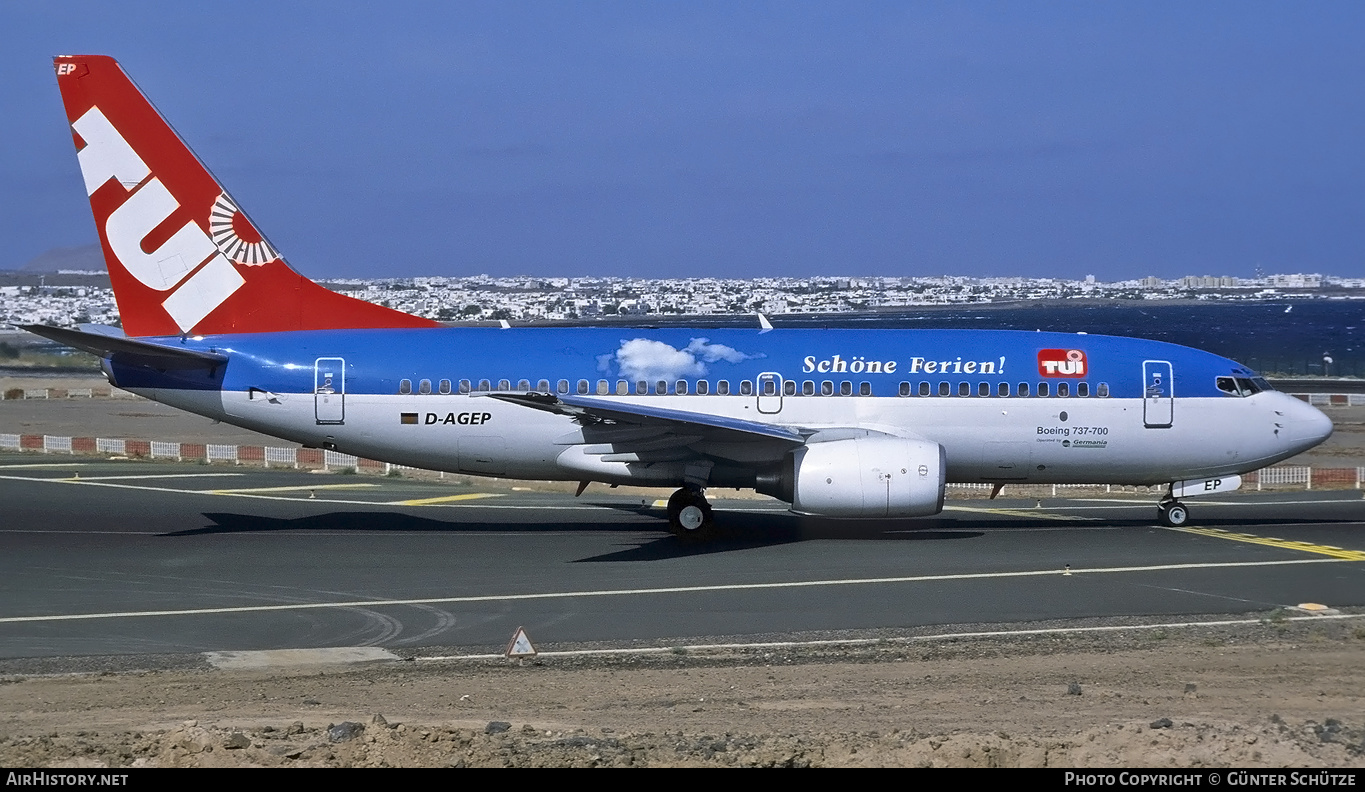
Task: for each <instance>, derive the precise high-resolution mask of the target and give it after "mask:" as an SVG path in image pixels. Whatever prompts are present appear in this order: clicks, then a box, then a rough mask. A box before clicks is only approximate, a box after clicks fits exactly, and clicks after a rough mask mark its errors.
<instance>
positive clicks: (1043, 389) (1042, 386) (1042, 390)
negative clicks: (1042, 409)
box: [1038, 382, 1048, 396]
mask: <svg viewBox="0 0 1365 792" xmlns="http://www.w3.org/2000/svg"><path fill="white" fill-rule="evenodd" d="M1038 395H1039V396H1047V395H1048V384H1047V383H1046V382H1040V383H1038Z"/></svg>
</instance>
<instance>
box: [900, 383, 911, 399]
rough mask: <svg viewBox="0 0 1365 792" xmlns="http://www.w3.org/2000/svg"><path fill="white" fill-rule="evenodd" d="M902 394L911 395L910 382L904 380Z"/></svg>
mask: <svg viewBox="0 0 1365 792" xmlns="http://www.w3.org/2000/svg"><path fill="white" fill-rule="evenodd" d="M900 395H902V396H909V395H910V383H908V382H902V383H901V389H900Z"/></svg>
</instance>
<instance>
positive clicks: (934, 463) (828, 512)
mask: <svg viewBox="0 0 1365 792" xmlns="http://www.w3.org/2000/svg"><path fill="white" fill-rule="evenodd" d="M947 467H948V465H947V458H946V455H945V453H944V451H943V446H941V445H939V444H938V443H930V442H927V441H924V440H906V439H903V438H899V437H857V438H850V439H846V440H833V441H830V442H826V443H812V444H810V445H806V446H802V447H801V448H798V449H796V451H794V452H793V453H792V456H791V457H790V458H789V460H788V463H787V464H786V465H784V466H783V467H782V468H781V469H780V470H777V471H773V472H771V473H768V474H766V475H761V476H759V481H758V489H759V491H760V492H762V493H764V494H766V495H772V496H774V497H778V498H782V499H783V500H786V501H790V502H791V504H792V510H793V511H798V512H803V513H805V514H818V515H824V516H829V517H925V516H928V515H931V514H938V513H939V512H941V511H943V485H944V483H945V478H946V475H947Z"/></svg>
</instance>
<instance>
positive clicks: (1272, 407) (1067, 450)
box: [109, 327, 1331, 486]
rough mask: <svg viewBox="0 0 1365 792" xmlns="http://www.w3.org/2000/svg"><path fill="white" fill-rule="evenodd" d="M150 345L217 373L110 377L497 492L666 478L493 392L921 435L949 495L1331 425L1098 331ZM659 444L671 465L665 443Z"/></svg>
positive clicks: (1269, 395) (1177, 471) (1159, 467)
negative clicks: (455, 475) (506, 482)
mask: <svg viewBox="0 0 1365 792" xmlns="http://www.w3.org/2000/svg"><path fill="white" fill-rule="evenodd" d="M161 341H162V343H167V344H174V345H181V346H186V347H190V348H194V349H199V350H210V351H215V352H218V353H221V354H225V355H226V356H227V357H228V362H227V363H226V365H225V366H222V367H220V368H219V369H217V370H214V371H211V372H203V371H190V372H179V373H177V372H174V371H171V372H157V371H153V370H149V369H147V368H146V367H120V366H119V365H118V363H117V358H115V359H114V361H113V362H112V363H111V364H109V365H110V373H111V375H112V377H113V379H114V381H115V382H116V383H117V384H118V385H120V386H121V387H125V388H127V389H129V390H132V391H134V392H137V393H141V394H142V395H145V396H148V397H149V398H152V399H155V400H157V401H161V402H164V403H167V404H170V405H173V406H176V407H180V408H183V409H186V410H189V411H192V412H196V413H199V414H201V415H205V416H208V417H212V418H215V419H218V420H222V421H225V422H228V423H232V424H236V425H239V426H243V427H246V428H249V429H253V430H256V431H260V432H263V433H265V434H269V435H273V436H277V437H282V438H285V439H288V440H292V441H294V442H298V443H301V444H304V445H306V446H314V447H326V448H331V449H335V450H339V451H343V452H346V453H350V454H355V455H358V456H363V457H367V458H372V459H377V460H382V461H388V462H393V463H398V464H404V465H412V466H417V467H424V468H430V469H438V470H445V471H451V472H463V473H472V474H482V475H494V476H506V477H513V478H527V479H548V480H554V479H562V480H592V481H604V482H608V483H635V484H655V485H659V486H676V485H678V484H679V483H681V481H682V473H681V472H680V468H679V467H678V465H676V464H674V465H672V466H670V465H669V462H670V459H669V458H668V457H669V453H668V449H655V452H656V453H655V454H654V456H653V457H651V456H650V449H648V448H646V449H645V453H644V455H643V456H640V455H639V454H638V446H639V444H638V443H637V444H635V445H636V447H637V458H635V459H630V458H621V455H620V454H617V455H616V456H615V457H613V456H612V455H611V454H610V451H611V450H612V449H605V451H606V452H607V453H604V452H603V451H604V449H601V448H596V447H594V446H595V445H600V443H596V444H595V443H594V441H595V439H596V438H594V437H593V436H592V431H593V429H592V428H591V427H588V429H587V431H588V434H586V435H585V434H584V430H585V427H584V425H583V423H582V422H581V421H579V420H577V419H576V418H575V417H573V416H568V415H561V414H554V413H550V412H542V411H538V410H533V409H528V408H527V407H526V406H523V405H521V404H517V403H510V402H508V401H504V400H502V399H500V398H498V396H499V395H500V394H510V393H526V392H544V393H547V394H563V395H570V396H579V397H587V398H589V399H595V400H599V401H602V402H611V403H616V404H620V405H623V406H628V405H641V406H647V407H656V408H662V409H665V410H673V411H678V412H681V413H688V414H700V415H714V416H722V417H726V418H732V419H735V420H740V421H747V422H755V423H762V424H771V425H775V426H784V427H793V428H796V429H798V430H799V431H801V432H802V433H803V434H804V435H805V436H806V437H807V438H808V442H820V441H822V440H827V439H836V438H837V437H839V436H840V435H839V433H841V432H843V433H845V434H847V433H848V432H850V430H849V427H857V431H859V432H871V433H876V434H884V435H890V436H894V437H908V438H915V439H921V440H926V441H929V442H931V443H937V444H939V445H941V446H942V447H943V450H944V455H945V458H946V465H947V472H946V478H947V480H948V481H953V482H997V483H1000V482H1004V483H1008V482H1034V483H1101V484H1102V483H1118V484H1156V483H1166V482H1170V481H1176V480H1182V479H1198V478H1209V477H1217V476H1225V475H1233V474H1239V473H1245V472H1248V471H1251V470H1255V469H1258V468H1261V467H1264V466H1266V465H1268V464H1272V463H1274V462H1277V461H1279V460H1282V459H1285V458H1287V457H1290V456H1293V455H1294V454H1297V453H1299V452H1300V451H1302V450H1304V449H1306V448H1309V447H1311V446H1313V445H1316V444H1317V443H1319V442H1321V441H1322V439H1323V438H1325V437H1326V436H1327V435H1328V434H1330V432H1331V424H1330V422H1329V421H1328V420H1327V419H1326V417H1325V416H1323V415H1322V413H1321V412H1319V411H1318V410H1316V409H1314V408H1312V407H1309V406H1308V405H1306V404H1304V403H1303V402H1301V401H1299V400H1297V399H1294V398H1292V397H1290V396H1287V395H1285V394H1282V393H1277V392H1275V391H1272V390H1265V389H1262V388H1261V387H1260V386H1257V387H1255V388H1253V389H1250V390H1255V391H1256V392H1254V393H1251V392H1249V391H1248V389H1246V388H1245V387H1244V386H1245V384H1246V383H1247V382H1248V381H1251V380H1253V379H1254V380H1255V381H1256V382H1258V383H1261V385H1264V380H1260V379H1259V378H1257V377H1255V375H1254V374H1252V373H1251V372H1250V371H1248V370H1247V369H1245V368H1243V367H1242V366H1240V365H1239V364H1237V363H1235V362H1234V361H1231V360H1228V359H1226V358H1222V357H1219V356H1217V355H1213V354H1210V353H1207V352H1202V351H1199V350H1195V349H1190V348H1187V347H1181V346H1177V345H1173V344H1166V343H1161V342H1155V341H1148V340H1142V339H1131V338H1117V337H1108V336H1091V335H1071V334H1058V333H1029V332H1018V331H971V330H956V331H949V330H944V331H933V330H865V329H858V330H845V329H830V330H807V329H790V330H789V329H779V330H776V331H773V332H771V333H759V332H757V331H754V330H743V329H734V328H708V329H699V328H679V329H656V328H626V327H603V328H510V329H497V328H433V329H394V330H388V329H381V330H341V331H325V332H323V331H316V332H294V333H257V334H250V335H220V336H207V337H201V338H188V339H183V340H182V339H163V340H161ZM1068 355H1069V357H1070V358H1071V359H1068ZM1220 378H1222V383H1221V384H1222V386H1223V387H1221V388H1220ZM1239 381H1240V382H1241V383H1242V385H1243V388H1242V389H1241V390H1239V389H1238V387H1237V383H1238V382H1239ZM1229 382H1231V383H1232V385H1233V387H1230V388H1229V387H1228V384H1229ZM822 433H823V434H822ZM607 439H608V440H609V439H610V438H607ZM683 439H684V440H685V439H686V438H683ZM674 442H675V445H674V446H671V447H670V448H672V449H674V451H675V452H676V451H677V450H678V448H679V447H678V446H677V445H676V443H678V442H681V441H680V440H677V439H676V438H675V441H674ZM585 449H586V450H585ZM686 451H687V453H688V454H691V455H693V456H698V455H699V456H701V457H704V458H707V459H709V460H711V461H713V462H714V464H715V467H714V469H713V471H712V474H711V481H710V483H711V484H713V485H719V486H753V485H754V482H753V476H754V471H755V470H759V469H761V468H762V466H763V465H764V464H766V463H772V462H773V460H774V458H775V457H780V456H781V454H782V453H783V450H782V449H780V448H769V447H765V444H764V441H763V440H762V439H761V438H759V439H754V440H752V441H747V442H739V443H736V442H723V441H717V440H715V439H714V438H712V439H707V438H697V440H696V441H695V442H692V443H688V444H687V445H686ZM673 455H674V456H678V454H677V453H674V454H673Z"/></svg>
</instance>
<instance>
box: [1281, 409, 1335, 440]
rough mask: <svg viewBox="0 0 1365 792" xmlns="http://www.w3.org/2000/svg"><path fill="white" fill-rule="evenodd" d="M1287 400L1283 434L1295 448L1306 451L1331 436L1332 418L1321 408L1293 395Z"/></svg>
mask: <svg viewBox="0 0 1365 792" xmlns="http://www.w3.org/2000/svg"><path fill="white" fill-rule="evenodd" d="M1287 401H1288V402H1289V404H1288V405H1287V409H1286V410H1285V411H1284V412H1285V416H1284V417H1285V419H1286V425H1285V434H1287V435H1288V439H1289V441H1290V442H1291V443H1293V444H1294V447H1295V449H1296V450H1298V451H1307V450H1308V449H1310V448H1312V447H1313V446H1316V445H1318V444H1320V443H1322V442H1323V441H1324V440H1326V439H1327V438H1329V437H1331V436H1332V419H1331V418H1328V417H1327V416H1326V415H1324V414H1323V412H1322V410H1319V409H1318V408H1316V407H1314V406H1313V405H1311V404H1308V403H1306V402H1302V401H1299V400H1298V399H1295V398H1293V397H1290V398H1289V399H1288V400H1287Z"/></svg>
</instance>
